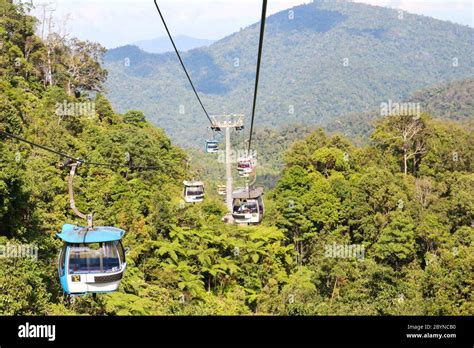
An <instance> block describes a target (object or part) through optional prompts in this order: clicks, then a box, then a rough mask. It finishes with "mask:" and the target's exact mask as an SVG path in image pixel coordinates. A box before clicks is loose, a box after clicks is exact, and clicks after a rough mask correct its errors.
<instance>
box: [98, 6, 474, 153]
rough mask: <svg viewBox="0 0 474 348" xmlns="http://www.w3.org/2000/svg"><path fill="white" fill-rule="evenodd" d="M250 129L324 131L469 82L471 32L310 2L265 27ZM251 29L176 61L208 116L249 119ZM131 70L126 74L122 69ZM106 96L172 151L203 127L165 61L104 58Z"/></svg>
mask: <svg viewBox="0 0 474 348" xmlns="http://www.w3.org/2000/svg"><path fill="white" fill-rule="evenodd" d="M267 23H268V24H267V29H266V36H265V44H264V55H263V63H262V73H261V74H262V75H261V85H260V90H259V99H258V106H257V121H256V126H257V127H261V126H266V127H281V126H284V125H287V124H310V125H319V126H326V125H328V124H331V123H333V122H334V121H335V120H337V119H338V118H340V117H342V116H344V115H346V114H349V113H360V112H364V111H370V110H373V108H374V107H378V106H379V105H380V103H382V102H387V101H388V100H389V99H390V100H393V101H402V100H406V99H407V98H408V97H410V96H411V94H412V93H413V92H414V91H417V90H420V89H423V88H428V87H431V86H433V85H436V84H440V83H445V82H451V81H456V80H461V79H464V78H467V77H472V76H474V65H473V60H472V53H473V49H472V44H471V39H472V36H473V35H474V29H472V28H470V27H467V26H462V25H457V24H453V23H450V22H444V21H440V20H437V19H433V18H430V17H425V16H418V15H414V14H409V13H403V15H402V16H400V13H399V12H398V11H397V10H394V9H389V8H383V7H378V6H370V5H366V4H361V3H353V2H340V1H339V2H336V1H334V2H328V1H315V2H313V3H310V4H307V5H301V6H296V7H293V8H292V9H289V10H287V11H282V12H279V13H277V14H274V15H272V16H269V17H268V20H267ZM258 33H259V23H256V24H254V25H251V26H249V27H247V28H244V29H243V30H241V31H239V32H237V33H234V34H232V35H230V36H228V37H226V38H224V39H222V40H219V41H217V42H215V43H213V44H212V45H210V46H209V47H202V48H198V49H192V50H190V51H188V52H186V53H184V54H183V59H184V61H185V63H186V65H187V67H188V70H189V72H190V75H191V76H192V78H193V81H194V82H195V85H196V87H197V89H198V91H199V92H200V93H201V96H202V99H203V102H204V104H205V105H206V107H207V109H208V111H209V113H211V114H221V113H224V112H228V113H243V114H245V115H247V117H248V115H250V113H251V104H252V92H253V84H254V78H255V66H256V56H257V46H258ZM127 59H128V60H129V64H128V66H127V64H124V61H126V60H127ZM106 68H107V69H108V70H109V80H108V83H107V87H108V91H109V92H108V96H109V98H110V99H111V101H112V103H113V104H114V106H115V107H116V108H117V109H118V110H119V111H122V112H123V111H125V110H127V109H135V108H137V109H142V110H144V111H145V113H146V115H147V117H148V119H150V120H151V121H152V122H153V123H155V124H156V125H157V126H159V127H162V128H164V129H165V131H166V132H167V133H168V134H169V135H170V136H171V137H172V139H173V140H174V141H175V142H176V143H178V144H180V145H192V144H199V143H200V142H202V141H203V139H204V138H205V137H206V136H207V135H206V130H205V127H206V126H207V124H206V119H205V116H204V115H203V113H202V110H201V109H200V107H199V104H198V103H197V101H196V100H195V97H194V95H193V94H192V91H191V89H190V86H189V84H188V82H187V80H186V77H185V75H184V73H183V71H182V70H181V68H180V66H179V62H178V60H177V58H176V56H175V55H174V54H173V53H165V54H149V53H146V52H143V51H141V50H139V49H138V48H133V47H132V46H126V47H121V48H117V49H114V50H110V51H109V52H108V54H107V56H106Z"/></svg>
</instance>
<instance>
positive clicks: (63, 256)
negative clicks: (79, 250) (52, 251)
mask: <svg viewBox="0 0 474 348" xmlns="http://www.w3.org/2000/svg"><path fill="white" fill-rule="evenodd" d="M66 250H67V246H66V245H64V246H63V248H62V249H61V253H60V254H59V276H60V277H62V276H64V273H65V272H64V271H65V267H66Z"/></svg>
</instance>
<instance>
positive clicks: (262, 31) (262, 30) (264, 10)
mask: <svg viewBox="0 0 474 348" xmlns="http://www.w3.org/2000/svg"><path fill="white" fill-rule="evenodd" d="M266 18H267V0H263V5H262V19H261V22H260V40H259V44H258V60H257V73H256V76H255V91H254V94H253V107H252V120H251V124H250V137H249V148H248V153H249V156H250V151H251V148H252V137H253V128H254V121H255V110H256V107H257V95H258V83H259V80H260V65H261V63H262V52H263V38H264V36H265V21H266Z"/></svg>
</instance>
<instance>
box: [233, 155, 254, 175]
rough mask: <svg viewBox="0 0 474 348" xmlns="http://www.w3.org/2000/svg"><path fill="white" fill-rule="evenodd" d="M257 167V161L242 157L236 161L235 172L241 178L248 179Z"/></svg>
mask: <svg viewBox="0 0 474 348" xmlns="http://www.w3.org/2000/svg"><path fill="white" fill-rule="evenodd" d="M256 165H257V159H256V158H254V157H242V158H239V159H238V160H237V171H238V172H239V176H240V177H241V178H246V177H248V176H249V175H250V174H251V173H252V171H253V170H254V168H255V167H256Z"/></svg>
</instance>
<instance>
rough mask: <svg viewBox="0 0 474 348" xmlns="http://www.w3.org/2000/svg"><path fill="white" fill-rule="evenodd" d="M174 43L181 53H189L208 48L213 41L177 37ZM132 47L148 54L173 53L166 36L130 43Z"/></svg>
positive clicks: (184, 36)
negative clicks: (203, 47)
mask: <svg viewBox="0 0 474 348" xmlns="http://www.w3.org/2000/svg"><path fill="white" fill-rule="evenodd" d="M174 41H175V43H176V45H177V46H179V49H180V50H182V51H189V50H191V49H193V48H197V47H202V46H209V45H210V44H212V43H213V42H214V41H213V40H205V39H196V38H194V37H189V36H186V35H178V36H176V37H174ZM132 45H133V46H137V47H139V48H141V49H142V50H143V51H145V52H148V53H165V52H171V51H173V52H174V49H173V45H172V44H171V42H170V39H169V38H168V37H167V36H166V37H165V36H163V37H157V38H156V39H151V40H141V41H137V42H134V43H132Z"/></svg>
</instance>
